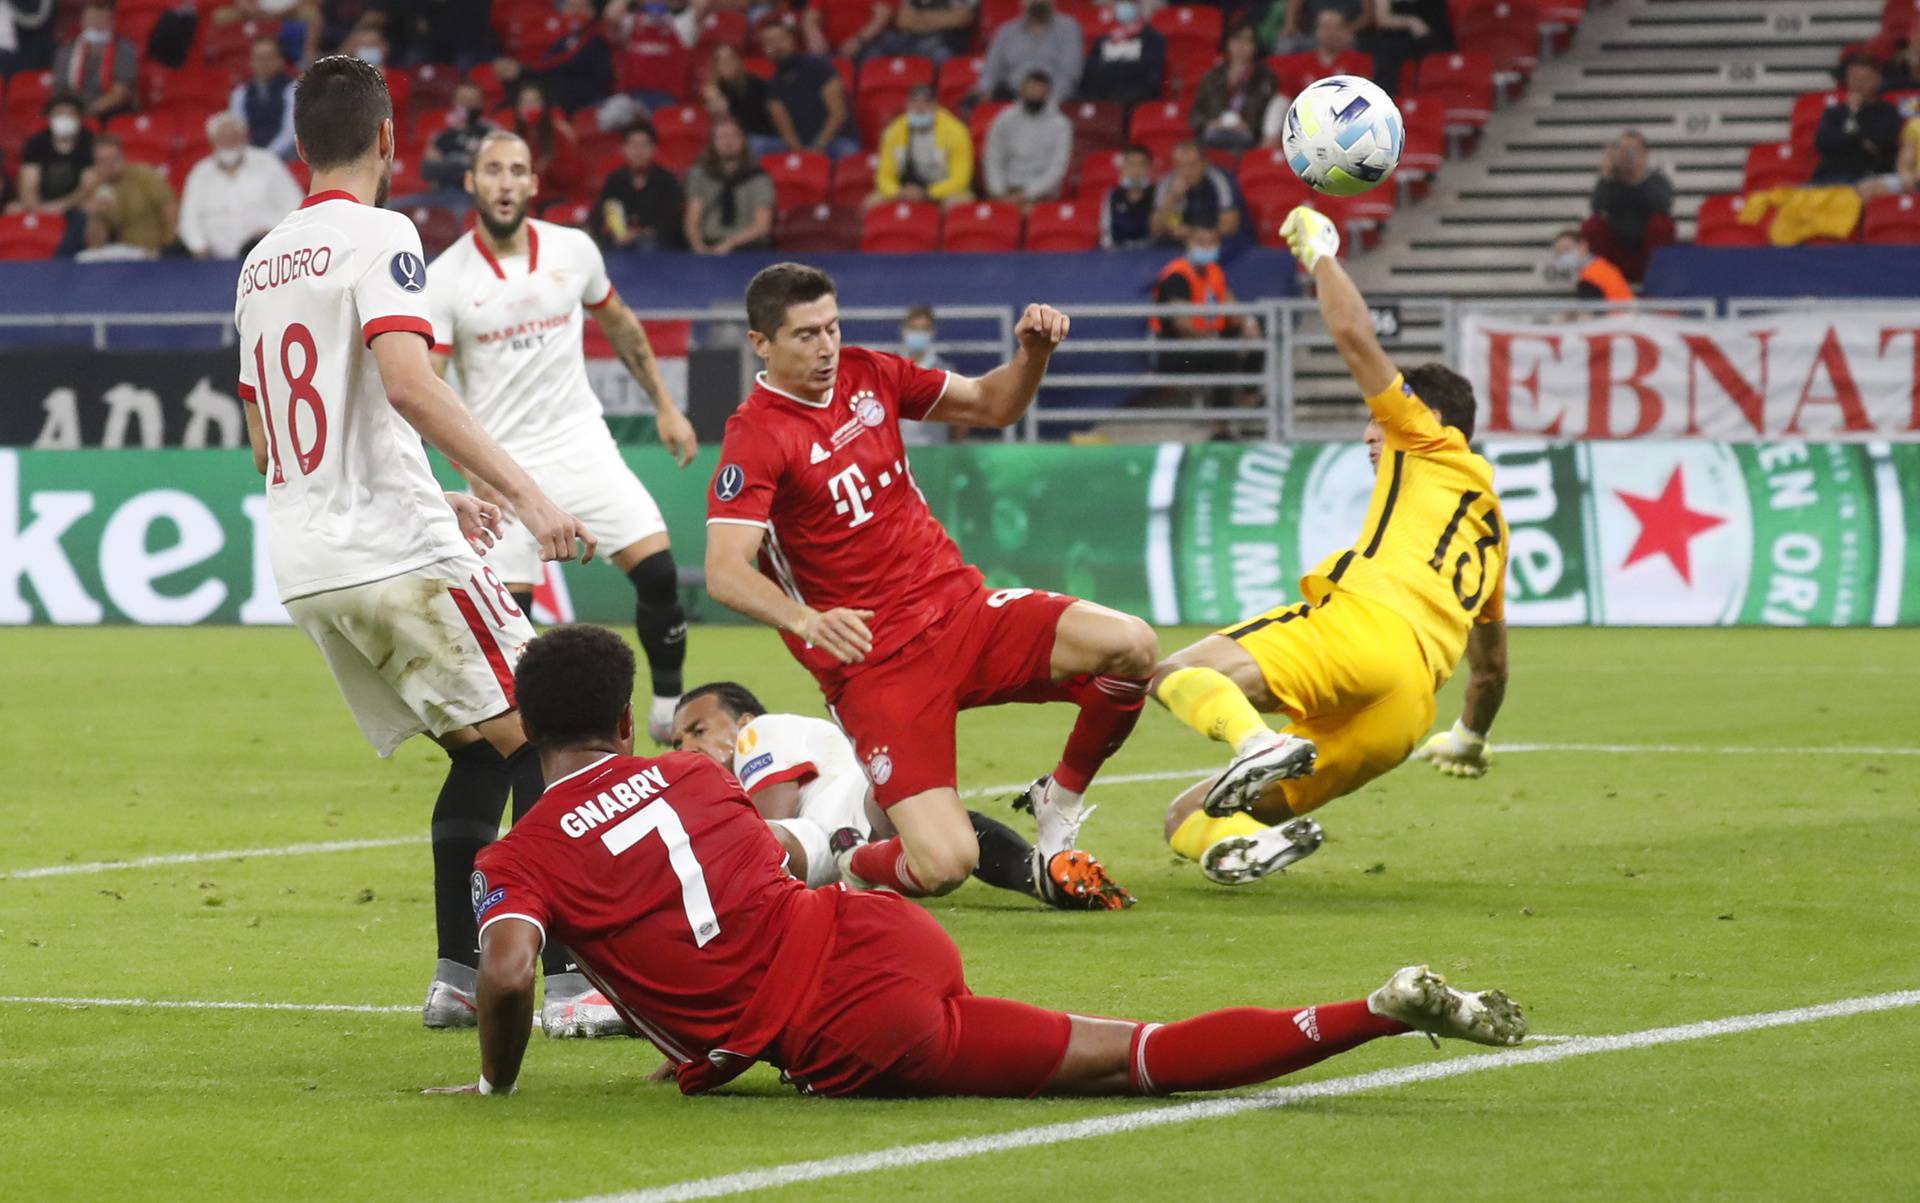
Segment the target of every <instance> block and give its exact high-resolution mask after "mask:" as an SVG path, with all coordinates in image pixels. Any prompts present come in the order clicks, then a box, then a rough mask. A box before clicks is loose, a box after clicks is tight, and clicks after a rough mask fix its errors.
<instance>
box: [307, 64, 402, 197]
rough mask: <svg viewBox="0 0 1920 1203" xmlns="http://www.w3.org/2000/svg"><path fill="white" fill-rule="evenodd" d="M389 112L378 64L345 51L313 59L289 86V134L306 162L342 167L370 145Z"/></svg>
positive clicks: (389, 100)
mask: <svg viewBox="0 0 1920 1203" xmlns="http://www.w3.org/2000/svg"><path fill="white" fill-rule="evenodd" d="M392 116H393V98H392V97H391V96H388V95H387V80H386V77H385V76H383V75H381V74H380V68H378V67H375V66H373V65H372V64H370V63H363V62H361V61H360V60H359V59H357V58H353V57H351V56H349V55H345V54H331V55H328V56H327V57H326V58H323V59H319V60H316V61H315V62H314V64H313V66H311V67H308V68H307V69H306V70H305V71H303V72H301V73H300V78H299V80H298V81H296V82H295V83H294V85H293V133H294V136H295V137H296V138H298V139H299V140H300V152H301V154H303V155H304V156H306V160H307V166H309V167H312V168H314V169H315V170H324V169H326V168H328V167H341V166H344V165H346V164H348V163H351V162H353V161H354V160H356V159H358V158H360V157H361V156H362V155H364V154H366V153H367V152H368V151H370V150H372V149H373V145H374V142H375V140H376V138H377V137H378V135H379V132H380V123H381V122H382V121H385V120H387V119H389V118H390V117H392Z"/></svg>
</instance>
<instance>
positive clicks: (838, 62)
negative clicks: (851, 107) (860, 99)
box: [833, 58, 853, 102]
mask: <svg viewBox="0 0 1920 1203" xmlns="http://www.w3.org/2000/svg"><path fill="white" fill-rule="evenodd" d="M833 69H834V70H835V71H837V72H839V73H840V88H841V90H842V91H844V92H845V93H846V94H847V100H848V101H849V102H851V101H852V100H853V60H852V59H850V58H836V59H834V60H833Z"/></svg>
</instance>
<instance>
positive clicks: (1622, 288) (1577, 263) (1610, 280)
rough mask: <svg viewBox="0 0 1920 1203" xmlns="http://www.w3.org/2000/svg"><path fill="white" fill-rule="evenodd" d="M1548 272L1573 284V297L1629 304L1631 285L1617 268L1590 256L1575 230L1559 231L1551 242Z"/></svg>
mask: <svg viewBox="0 0 1920 1203" xmlns="http://www.w3.org/2000/svg"><path fill="white" fill-rule="evenodd" d="M1547 264H1548V267H1549V269H1550V270H1551V272H1552V273H1553V274H1554V275H1556V276H1562V277H1565V278H1567V279H1570V280H1572V281H1573V294H1574V295H1575V296H1577V297H1580V298H1581V299H1583V300H1590V301H1600V300H1605V301H1631V300H1632V299H1633V285H1631V284H1629V283H1627V277H1626V276H1625V274H1623V273H1622V272H1621V270H1620V269H1619V267H1618V266H1616V265H1615V264H1613V263H1612V262H1610V261H1609V260H1607V259H1606V258H1605V257H1604V256H1601V255H1596V254H1594V253H1593V248H1592V247H1590V246H1588V245H1587V240H1586V239H1585V238H1583V237H1581V235H1580V231H1578V230H1562V231H1560V233H1559V235H1558V236H1556V237H1555V238H1554V240H1553V257H1552V258H1551V259H1549V260H1548V261H1547Z"/></svg>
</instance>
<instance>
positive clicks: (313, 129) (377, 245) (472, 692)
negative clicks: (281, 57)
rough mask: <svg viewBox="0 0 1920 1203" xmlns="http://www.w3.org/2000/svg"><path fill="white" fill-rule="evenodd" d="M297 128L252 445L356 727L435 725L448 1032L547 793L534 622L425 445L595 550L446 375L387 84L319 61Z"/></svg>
mask: <svg viewBox="0 0 1920 1203" xmlns="http://www.w3.org/2000/svg"><path fill="white" fill-rule="evenodd" d="M293 128H294V137H295V140H296V143H297V145H298V147H299V151H300V157H301V158H302V159H304V160H305V161H306V163H307V164H308V166H309V167H311V168H312V169H313V191H312V194H311V195H310V196H308V197H307V199H306V200H305V201H304V202H302V203H301V205H300V207H299V208H298V209H296V210H294V211H293V212H292V213H291V214H289V215H288V216H287V217H286V218H284V219H283V220H282V221H281V222H280V224H279V225H277V226H275V227H274V228H273V229H272V230H271V231H269V232H268V233H267V234H266V236H264V237H263V238H261V239H260V241H259V242H258V243H256V244H255V245H254V248H253V249H252V251H250V252H249V253H248V255H247V259H246V262H245V264H244V265H243V266H242V267H241V269H240V285H239V296H238V299H237V301H236V303H235V306H234V322H235V324H236V325H237V326H238V327H239V330H240V395H241V397H242V398H244V399H245V400H246V401H247V403H248V405H247V437H248V439H249V440H250V441H251V442H252V444H253V462H254V466H255V467H256V468H258V469H259V470H260V472H261V473H262V475H264V476H265V477H266V478H267V484H266V492H267V518H268V524H269V537H268V539H267V545H268V548H269V550H270V552H271V556H272V560H273V575H274V579H275V581H276V582H277V583H278V585H279V588H280V600H281V601H283V602H285V603H286V606H287V612H288V614H290V615H291V616H292V617H293V621H294V622H295V623H296V624H298V625H299V627H300V629H301V630H303V631H305V632H306V633H307V635H308V637H309V638H311V639H312V640H313V642H314V643H315V645H317V646H318V647H319V649H320V654H321V655H322V656H324V657H325V658H326V661H327V666H328V667H329V668H330V669H332V670H333V677H334V680H335V681H336V682H338V684H339V686H340V692H341V694H342V695H343V696H344V697H345V699H346V703H347V706H348V708H349V709H350V710H352V711H353V717H354V719H355V720H356V721H357V722H358V723H359V725H360V730H361V733H362V734H364V735H365V736H366V738H367V742H369V743H371V744H372V745H373V746H374V749H375V750H376V751H378V752H379V753H380V755H382V756H387V755H390V754H392V752H393V750H394V749H395V748H397V747H399V746H400V744H401V743H402V742H404V741H405V740H407V739H408V738H410V737H411V736H414V735H417V734H420V733H421V732H426V733H428V734H430V735H432V736H433V738H434V739H436V740H438V741H439V743H440V745H441V746H442V747H444V748H445V749H446V750H447V755H448V757H449V758H450V761H451V763H450V764H449V766H448V768H447V777H446V782H445V783H444V784H443V785H442V786H441V787H440V796H439V800H438V801H437V802H435V803H434V807H433V891H434V913H435V918H436V920H437V926H438V931H439V946H440V947H439V952H440V957H439V961H438V963H437V964H436V965H435V968H434V975H433V980H432V983H431V984H430V985H429V986H428V989H427V1001H426V1005H425V1007H424V1008H423V1010H422V1017H423V1019H424V1020H425V1022H426V1025H427V1026H428V1027H430V1028H437V1027H458V1026H462V1025H468V1024H471V1023H473V1022H474V1018H473V1016H474V1009H473V979H474V967H475V965H477V964H478V955H479V943H478V934H477V933H476V931H475V930H474V923H473V911H472V907H471V904H470V903H469V901H468V897H467V878H468V875H469V874H470V873H471V872H472V871H473V854H474V853H475V852H477V851H479V849H480V848H481V847H482V846H483V845H485V844H487V843H489V842H490V841H492V840H493V838H494V837H495V836H496V835H498V834H499V832H500V816H501V812H502V810H503V809H504V808H505V807H506V804H507V799H508V796H509V794H511V795H512V796H513V797H514V799H515V801H516V804H517V805H518V806H520V807H526V806H531V805H533V802H534V800H535V799H537V798H538V797H539V796H540V791H541V788H542V785H543V783H542V781H541V778H540V763H539V761H538V760H537V759H536V758H535V757H534V754H533V752H532V750H531V749H529V748H527V747H526V740H525V738H524V737H523V736H522V735H521V733H520V724H519V722H518V721H517V720H516V719H515V718H514V714H513V678H512V676H511V674H512V671H513V662H514V660H515V659H516V658H517V657H518V656H519V654H520V649H521V648H522V647H524V646H525V645H526V643H527V641H528V640H530V639H532V638H533V629H532V628H531V627H530V626H528V625H527V620H526V619H525V618H524V617H522V616H521V613H520V610H519V609H518V608H517V607H516V606H515V605H514V602H513V598H512V597H511V596H510V595H509V594H508V592H507V589H506V586H505V584H503V583H502V582H501V580H500V579H499V577H498V576H496V575H495V573H494V571H493V570H492V569H491V568H488V567H486V566H485V565H484V564H482V563H481V562H480V560H479V558H478V557H476V556H475V555H474V548H475V547H478V548H481V549H484V548H486V547H487V546H488V545H490V544H491V542H492V540H493V537H494V535H495V534H497V533H498V531H499V528H500V518H501V515H500V511H499V510H498V509H497V508H495V507H494V506H493V505H491V504H488V503H486V502H482V501H477V500H475V499H474V498H472V497H468V496H465V495H464V494H444V495H443V494H442V493H441V492H440V486H439V485H437V484H436V483H434V479H433V473H432V471H431V470H429V468H428V466H427V456H426V452H425V451H423V450H422V449H421V446H420V439H421V436H425V437H426V438H427V439H428V440H429V441H430V442H432V443H433V445H434V446H436V447H438V448H440V450H442V451H443V452H445V453H446V454H447V455H448V456H449V457H450V458H452V459H455V460H457V461H459V462H460V463H462V464H464V465H466V470H467V471H468V472H469V473H471V474H472V475H473V477H474V478H475V479H477V480H480V481H482V482H484V483H485V484H486V485H487V486H488V487H489V488H490V489H492V490H493V491H494V493H495V495H497V496H499V497H501V498H503V499H505V501H506V502H507V504H509V505H511V506H512V507H513V510H514V512H515V513H517V514H518V515H519V516H520V520H521V522H522V523H523V524H524V525H525V527H526V530H527V532H528V534H527V537H528V538H529V540H530V541H531V543H532V545H533V547H534V548H535V549H536V553H537V555H538V556H539V557H540V558H542V559H549V560H567V559H572V558H573V556H574V545H575V541H576V540H579V539H584V540H585V541H586V548H587V556H588V557H589V558H590V557H591V556H592V554H593V547H594V541H593V538H592V536H591V535H589V534H588V533H587V531H586V529H585V528H584V527H583V526H582V525H581V524H580V523H579V522H578V521H576V520H575V519H574V518H573V517H572V516H571V515H569V514H567V513H566V512H564V511H563V510H561V509H560V508H559V507H558V506H556V505H554V504H553V503H552V502H551V501H549V500H548V499H547V496H546V494H545V493H543V492H542V491H541V489H540V486H539V485H538V484H536V483H535V482H534V480H533V479H532V478H531V477H529V476H528V475H527V473H526V472H525V471H524V470H522V469H521V468H520V466H519V465H518V464H516V463H515V462H514V461H513V459H512V458H511V457H510V456H509V455H508V454H507V453H506V452H505V451H503V450H501V448H500V446H499V444H497V443H495V442H494V441H493V439H492V438H491V437H489V436H488V435H487V433H486V431H484V430H482V429H481V428H480V426H479V425H478V424H476V423H475V422H474V420H473V417H472V415H470V414H469V413H468V412H467V410H466V408H465V407H464V406H463V405H461V403H460V398H459V397H458V396H457V395H456V394H455V393H454V391H453V390H452V389H450V388H448V387H447V386H446V384H445V383H443V382H442V381H441V380H440V379H439V378H438V377H437V376H435V375H434V372H433V367H432V364H431V363H430V361H429V359H428V348H429V347H430V345H431V344H432V341H433V327H432V325H431V323H430V321H429V314H428V310H427V305H426V297H425V294H424V290H425V288H426V283H427V267H426V262H425V261H424V260H423V259H422V258H421V257H420V235H419V233H418V232H417V231H415V230H414V228H413V223H412V222H410V221H408V220H407V219H406V218H405V217H403V216H401V215H400V214H398V213H390V212H388V211H386V210H384V209H382V208H380V205H381V204H382V203H384V202H385V200H386V198H387V187H388V184H389V181H390V180H391V178H392V174H393V152H394V133H393V104H392V101H391V100H390V99H389V98H388V96H387V85H386V81H385V79H384V78H383V77H382V76H381V74H380V72H379V70H378V69H377V68H374V67H372V66H369V65H368V64H366V63H363V62H361V61H360V60H358V59H355V58H347V57H343V56H334V57H331V58H324V59H321V60H320V61H318V62H316V63H314V64H313V66H311V67H309V68H308V69H307V70H306V72H305V73H304V74H302V75H301V77H300V80H299V82H298V83H297V84H295V85H294V99H293ZM416 432H417V433H416ZM470 540H471V542H472V545H473V546H469V541H470ZM557 952H558V950H557V949H556V954H557ZM547 991H548V1000H549V1003H557V1002H560V1001H562V1000H564V999H565V998H566V997H568V996H569V992H571V993H573V994H584V993H586V992H587V991H588V986H587V983H586V981H585V979H583V978H580V977H579V976H578V975H574V976H573V978H572V979H571V981H570V982H562V981H556V980H554V979H553V978H549V979H548V983H547Z"/></svg>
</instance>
